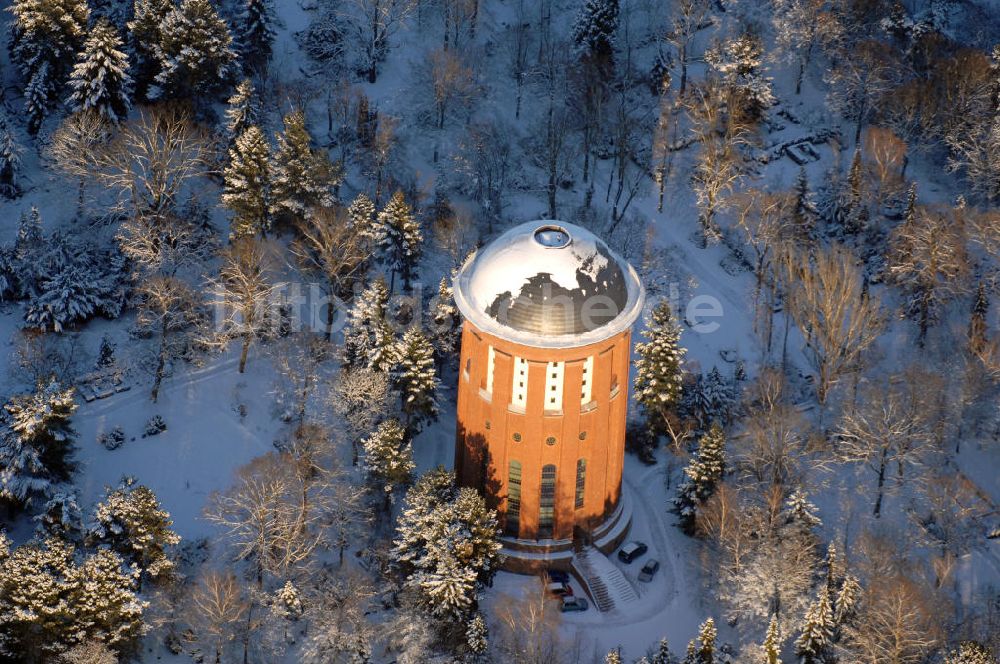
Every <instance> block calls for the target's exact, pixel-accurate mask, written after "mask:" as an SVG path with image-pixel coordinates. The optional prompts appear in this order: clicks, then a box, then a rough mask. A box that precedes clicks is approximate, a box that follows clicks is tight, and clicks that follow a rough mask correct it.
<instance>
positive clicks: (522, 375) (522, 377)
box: [465, 346, 618, 411]
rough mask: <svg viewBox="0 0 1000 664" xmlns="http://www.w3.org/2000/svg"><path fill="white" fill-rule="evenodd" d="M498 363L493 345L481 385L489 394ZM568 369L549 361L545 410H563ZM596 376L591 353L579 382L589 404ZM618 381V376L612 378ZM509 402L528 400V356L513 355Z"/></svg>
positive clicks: (516, 403)
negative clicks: (565, 375) (565, 378)
mask: <svg viewBox="0 0 1000 664" xmlns="http://www.w3.org/2000/svg"><path fill="white" fill-rule="evenodd" d="M471 364H472V358H468V359H466V361H465V378H466V380H468V378H469V368H470V366H471ZM495 365H496V350H495V349H494V348H493V346H490V347H489V350H488V352H487V364H486V386H485V387H484V388H483V389H482V391H483V392H484V393H485V395H486V396H487V397H492V395H493V371H494V367H495ZM565 369H566V363H565V362H549V363H548V366H547V367H546V373H545V410H552V411H558V410H562V405H563V383H564V380H563V377H564V373H565ZM593 376H594V357H593V356H589V357H587V359H585V360H584V361H583V379H582V381H581V383H580V403H581V404H582V405H587V404H589V403H591V402H592V401H593V400H594V399H593ZM612 380H613V382H614V383H616V384H617V382H618V381H617V380H615V379H612ZM511 388H512V389H511V397H510V405H511V406H512V407H513V408H516V409H519V410H523V409H524V408H525V407H526V405H527V402H528V360H526V359H525V358H523V357H517V356H515V357H514V377H513V384H512V386H511Z"/></svg>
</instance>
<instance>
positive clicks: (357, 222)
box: [347, 191, 383, 245]
mask: <svg viewBox="0 0 1000 664" xmlns="http://www.w3.org/2000/svg"><path fill="white" fill-rule="evenodd" d="M347 218H348V219H350V220H351V225H352V226H353V227H354V228H356V229H358V232H360V233H361V234H362V236H363V237H364V238H366V239H367V240H368V241H369V242H371V243H372V244H373V245H378V244H379V243H380V242H381V241H382V235H381V232H382V230H383V229H382V227H381V226H380V225H379V224H377V223H376V219H375V203H373V202H372V199H371V198H369V197H368V194H366V193H365V192H363V191H362V192H361V193H360V194H358V195H357V196H356V197H355V198H354V200H353V201H351V204H350V205H349V206H347Z"/></svg>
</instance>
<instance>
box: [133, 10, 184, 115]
mask: <svg viewBox="0 0 1000 664" xmlns="http://www.w3.org/2000/svg"><path fill="white" fill-rule="evenodd" d="M173 9H174V3H173V1H172V0H134V3H133V5H132V20H131V21H129V22H128V30H129V44H130V45H131V47H132V53H134V54H135V71H136V75H135V78H136V93H137V95H138V96H139V98H141V99H146V98H147V92H148V88H149V85H150V83H152V82H153V79H154V78H155V77H156V75H157V74H158V73H159V71H160V60H159V57H158V56H157V48H158V46H159V44H160V42H161V41H162V35H161V32H160V26H161V25H163V20H164V19H165V18H166V16H167V14H169V13H170V12H171V11H172V10H173Z"/></svg>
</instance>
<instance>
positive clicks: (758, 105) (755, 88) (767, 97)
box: [705, 34, 774, 119]
mask: <svg viewBox="0 0 1000 664" xmlns="http://www.w3.org/2000/svg"><path fill="white" fill-rule="evenodd" d="M763 56H764V46H763V44H762V43H761V41H760V38H759V37H756V36H754V35H752V34H743V35H740V36H739V37H737V38H735V39H731V40H728V41H725V42H723V43H722V44H719V45H717V46H716V47H715V48H711V49H709V50H708V51H706V52H705V61H706V62H707V63H708V64H709V66H711V67H712V69H714V70H715V71H716V72H717V73H718V75H719V77H720V78H721V79H722V82H723V84H724V85H726V86H727V87H728V88H729V89H730V91H731V92H732V93H734V95H735V100H734V102H735V103H737V104H739V105H740V107H741V110H742V111H743V112H744V113H746V114H747V116H748V117H750V118H752V119H758V118H760V117H761V115H763V113H764V111H766V110H767V109H768V108H770V107H771V106H772V105H773V104H774V93H773V92H772V91H771V79H770V78H769V77H767V76H765V75H764V73H763V72H762V70H761V69H762V64H763ZM730 112H732V110H731V111H730Z"/></svg>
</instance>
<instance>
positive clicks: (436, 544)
mask: <svg viewBox="0 0 1000 664" xmlns="http://www.w3.org/2000/svg"><path fill="white" fill-rule="evenodd" d="M406 504H407V507H406V509H405V510H404V511H403V513H402V514H401V515H400V517H399V521H398V524H397V527H396V538H395V540H394V542H393V550H392V557H393V561H394V563H395V565H396V566H397V567H398V569H399V570H400V571H401V572H402V573H403V575H404V576H405V579H406V580H405V582H404V585H405V587H407V588H409V589H411V590H413V591H415V592H416V594H417V596H418V597H419V599H420V601H421V602H422V603H423V604H425V605H426V606H427V607H428V608H429V609H430V611H431V613H432V614H433V615H434V616H436V617H438V618H442V619H448V620H461V621H465V620H468V618H469V616H470V614H471V613H472V612H473V611H475V610H476V608H477V601H478V596H479V593H480V591H481V590H482V588H483V586H484V585H485V584H486V583H489V581H490V580H491V579H492V578H493V575H494V574H495V573H496V571H497V569H498V566H499V564H500V540H499V534H500V531H499V529H498V525H497V515H496V512H494V511H493V510H491V509H489V508H488V507H487V506H486V503H485V501H484V500H483V498H482V496H480V495H479V493H478V492H477V491H476V490H475V489H471V488H468V487H463V488H458V487H457V486H455V477H454V475H453V474H452V473H450V472H448V471H446V470H445V469H443V468H438V469H436V470H432V471H430V472H428V473H427V474H425V475H424V476H422V477H421V478H420V479H419V480H418V481H417V483H416V484H415V485H414V486H413V487H412V488H411V489H410V490H409V491H408V492H407V494H406Z"/></svg>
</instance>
